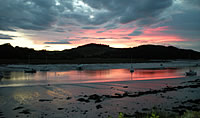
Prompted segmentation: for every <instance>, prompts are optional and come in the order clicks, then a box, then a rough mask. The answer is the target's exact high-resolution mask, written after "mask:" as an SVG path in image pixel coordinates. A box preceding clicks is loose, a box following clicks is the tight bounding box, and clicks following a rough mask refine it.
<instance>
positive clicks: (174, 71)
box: [0, 67, 200, 87]
mask: <svg viewBox="0 0 200 118" xmlns="http://www.w3.org/2000/svg"><path fill="white" fill-rule="evenodd" d="M188 69H189V68H167V69H136V70H135V72H134V73H130V71H129V69H106V70H82V71H78V70H71V71H62V72H51V71H49V72H41V71H37V72H36V73H34V74H32V73H24V72H4V73H3V74H4V78H2V79H1V80H0V87H5V86H26V85H45V84H71V83H92V82H112V81H129V80H151V79H166V78H178V77H184V76H185V72H186V71H188ZM193 70H195V71H197V72H198V75H199V70H200V68H199V67H198V68H193Z"/></svg>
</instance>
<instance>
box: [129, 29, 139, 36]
mask: <svg viewBox="0 0 200 118" xmlns="http://www.w3.org/2000/svg"><path fill="white" fill-rule="evenodd" d="M141 34H142V31H137V30H135V31H133V32H132V33H130V34H128V36H139V35H141Z"/></svg>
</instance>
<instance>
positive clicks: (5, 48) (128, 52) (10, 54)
mask: <svg viewBox="0 0 200 118" xmlns="http://www.w3.org/2000/svg"><path fill="white" fill-rule="evenodd" d="M0 54H1V55H0V59H12V60H14V59H17V60H19V62H20V60H28V59H29V58H31V59H39V60H45V59H46V58H48V60H55V61H56V60H75V61H76V60H79V61H80V60H84V59H87V60H88V59H91V60H92V59H94V58H95V59H97V58H98V59H100V60H97V61H95V62H98V61H103V59H109V62H112V60H113V61H114V59H118V60H122V59H123V60H125V62H126V60H130V59H134V60H152V59H162V60H168V59H200V52H197V51H193V50H186V49H179V48H176V47H173V46H161V45H141V46H138V47H134V48H112V47H109V46H108V45H102V44H94V43H92V44H87V45H83V46H79V47H77V48H73V49H69V50H63V51H45V50H42V51H35V50H34V49H29V48H21V47H13V46H12V45H10V44H4V45H0ZM75 61H70V62H69V63H76V62H75ZM26 62H27V61H26ZM43 62H44V61H43ZM118 62H120V61H118ZM123 62H124V61H123ZM1 63H3V62H1ZM23 63H24V62H23ZM40 63H42V62H40ZM55 63H56V62H55ZM58 63H59V62H58ZM66 63H68V62H66Z"/></svg>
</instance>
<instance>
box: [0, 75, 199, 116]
mask: <svg viewBox="0 0 200 118" xmlns="http://www.w3.org/2000/svg"><path fill="white" fill-rule="evenodd" d="M199 92H200V77H199V76H194V77H184V78H174V79H161V80H155V81H154V80H153V81H152V80H147V81H146V80H136V81H119V82H103V83H83V84H58V85H54V84H52V85H51V84H50V85H42V86H40V85H38V86H26V87H5V88H0V95H1V98H0V108H4V109H1V112H2V113H3V114H4V116H5V117H16V116H18V117H22V118H25V117H39V116H41V115H42V114H43V115H44V114H46V115H45V116H44V117H45V118H54V117H65V118H68V117H69V118H77V117H81V118H86V117H87V118H97V117H104V118H107V117H108V115H110V116H113V117H117V115H118V112H123V113H124V114H129V115H134V114H136V113H147V112H151V109H152V108H153V107H156V108H158V109H160V111H167V112H170V113H175V114H179V112H180V113H181V112H183V111H185V110H186V109H199V110H200V107H199V105H198V100H199V99H200V97H199V96H197V95H198V93H199ZM10 100H13V102H11V103H10ZM195 100H196V101H197V102H195V103H193V101H195ZM183 103H184V104H183ZM188 105H189V106H188ZM194 105H196V106H195V107H194ZM86 106H87V107H86ZM185 106H187V107H185ZM45 109H48V111H46V110H45ZM177 110H178V111H177ZM99 115H100V116H99Z"/></svg>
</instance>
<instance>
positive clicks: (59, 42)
mask: <svg viewBox="0 0 200 118" xmlns="http://www.w3.org/2000/svg"><path fill="white" fill-rule="evenodd" d="M44 44H71V43H70V42H67V41H63V42H62V41H58V42H44Z"/></svg>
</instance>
